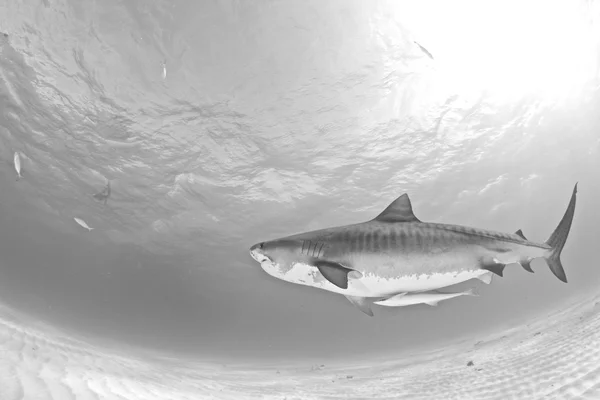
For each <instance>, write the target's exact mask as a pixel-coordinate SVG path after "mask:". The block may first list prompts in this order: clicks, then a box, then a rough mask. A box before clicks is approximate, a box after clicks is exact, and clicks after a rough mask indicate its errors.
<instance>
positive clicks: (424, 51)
mask: <svg viewBox="0 0 600 400" xmlns="http://www.w3.org/2000/svg"><path fill="white" fill-rule="evenodd" d="M413 42H415V44H416V45H417V46H419V48H420V49H421V51H422V52H423V53H425V54H427V57H429V58H431V59H432V60H433V56H432V55H431V53H430V52H429V51H428V50H427V49H426V48H425V47H423V46H421V45H420V44H419V43H417V41H416V40H413Z"/></svg>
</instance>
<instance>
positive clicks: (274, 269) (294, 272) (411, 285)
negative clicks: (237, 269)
mask: <svg viewBox="0 0 600 400" xmlns="http://www.w3.org/2000/svg"><path fill="white" fill-rule="evenodd" d="M261 266H262V268H263V270H264V271H265V272H267V273H268V274H269V275H271V276H273V277H275V278H278V279H281V280H284V281H287V282H290V283H295V284H301V285H306V286H312V287H316V288H318V289H323V290H327V291H329V292H334V293H339V294H343V295H345V296H358V297H385V296H390V295H394V294H398V293H402V292H423V291H427V290H434V289H440V288H444V287H447V286H452V285H455V284H458V283H461V282H465V281H468V280H470V279H474V278H479V277H482V276H484V275H489V271H487V270H483V269H476V270H463V271H458V272H445V273H423V274H413V275H407V276H398V277H394V278H383V277H380V276H376V275H374V274H365V275H362V274H360V273H356V275H359V276H356V275H354V276H351V277H350V279H349V280H348V288H347V289H342V288H339V287H338V286H336V285H334V284H332V283H331V282H329V281H328V280H327V279H325V277H323V275H321V273H320V272H319V270H318V269H317V268H315V267H314V266H312V265H308V264H304V263H294V264H293V265H292V267H291V268H290V269H289V270H287V271H286V272H282V270H281V269H280V268H279V266H278V265H277V264H274V263H272V262H269V261H264V262H262V263H261ZM360 275H362V276H360Z"/></svg>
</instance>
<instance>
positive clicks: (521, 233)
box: [515, 229, 527, 240]
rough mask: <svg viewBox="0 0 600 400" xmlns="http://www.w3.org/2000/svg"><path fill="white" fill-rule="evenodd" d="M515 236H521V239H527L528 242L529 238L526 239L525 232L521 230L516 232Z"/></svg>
mask: <svg viewBox="0 0 600 400" xmlns="http://www.w3.org/2000/svg"><path fill="white" fill-rule="evenodd" d="M515 234H516V235H519V236H520V237H521V239H525V240H527V238H526V237H525V235H524V234H523V231H522V230H520V229H519V230H518V231H516V232H515Z"/></svg>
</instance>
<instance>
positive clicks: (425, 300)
mask: <svg viewBox="0 0 600 400" xmlns="http://www.w3.org/2000/svg"><path fill="white" fill-rule="evenodd" d="M459 296H478V295H477V293H475V292H474V291H473V289H468V290H465V291H464V292H460V293H442V292H438V291H437V290H433V291H430V292H422V293H407V294H403V293H401V294H397V295H395V296H393V297H390V298H388V299H385V300H380V301H375V302H374V303H375V304H379V305H380V306H388V307H403V306H411V305H414V304H427V305H430V306H437V305H438V303H439V302H440V301H444V300H449V299H453V298H455V297H459Z"/></svg>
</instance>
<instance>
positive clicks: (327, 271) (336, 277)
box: [313, 260, 352, 289]
mask: <svg viewBox="0 0 600 400" xmlns="http://www.w3.org/2000/svg"><path fill="white" fill-rule="evenodd" d="M313 264H314V266H315V267H317V268H318V269H319V272H320V273H321V275H323V276H324V277H325V279H327V280H328V281H329V282H331V283H333V284H334V285H335V286H337V287H339V288H342V289H348V273H350V272H352V270H351V269H350V268H346V267H344V266H343V265H341V264H338V263H336V262H331V261H323V260H316V261H315V262H314V263H313Z"/></svg>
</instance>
